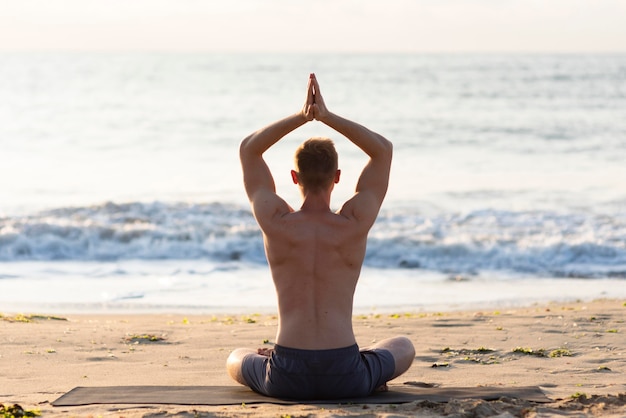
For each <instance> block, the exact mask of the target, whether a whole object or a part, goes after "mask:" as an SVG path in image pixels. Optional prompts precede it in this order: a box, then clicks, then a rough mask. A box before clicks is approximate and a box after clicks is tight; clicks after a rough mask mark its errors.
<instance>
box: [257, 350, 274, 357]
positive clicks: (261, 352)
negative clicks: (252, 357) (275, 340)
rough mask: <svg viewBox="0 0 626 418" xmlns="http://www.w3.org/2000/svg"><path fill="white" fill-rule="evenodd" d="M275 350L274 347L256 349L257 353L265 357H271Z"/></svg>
mask: <svg viewBox="0 0 626 418" xmlns="http://www.w3.org/2000/svg"><path fill="white" fill-rule="evenodd" d="M273 351H274V349H273V348H259V349H258V350H256V352H257V354H260V355H262V356H265V357H269V356H270V355H271V354H272V352H273Z"/></svg>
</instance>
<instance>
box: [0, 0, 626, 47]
mask: <svg viewBox="0 0 626 418" xmlns="http://www.w3.org/2000/svg"><path fill="white" fill-rule="evenodd" d="M59 49H60V50H96V51H99V50H107V51H108V50H119V51H127V50H133V51H136V50H148V51H153V50H157V51H187V50H201V51H306V52H310V51H351V52H362V51H372V52H380V51H383V52H384V51H388V52H395V51H417V52H457V51H495V52H498V51H511V52H526V51H548V52H613V51H626V0H315V1H302V0H0V50H5V51H6V50H59Z"/></svg>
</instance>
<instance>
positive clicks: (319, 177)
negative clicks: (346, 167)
mask: <svg viewBox="0 0 626 418" xmlns="http://www.w3.org/2000/svg"><path fill="white" fill-rule="evenodd" d="M338 160H339V157H338V155H337V151H336V150H335V144H334V143H333V141H332V140H330V139H328V138H310V139H307V140H306V141H304V142H303V143H302V145H300V147H298V149H297V150H296V155H295V165H296V171H297V172H298V178H299V181H300V184H301V185H302V187H303V188H304V189H306V190H309V191H312V192H320V191H322V190H324V189H327V188H328V187H330V185H331V184H332V183H333V181H334V178H335V173H336V172H337V168H338Z"/></svg>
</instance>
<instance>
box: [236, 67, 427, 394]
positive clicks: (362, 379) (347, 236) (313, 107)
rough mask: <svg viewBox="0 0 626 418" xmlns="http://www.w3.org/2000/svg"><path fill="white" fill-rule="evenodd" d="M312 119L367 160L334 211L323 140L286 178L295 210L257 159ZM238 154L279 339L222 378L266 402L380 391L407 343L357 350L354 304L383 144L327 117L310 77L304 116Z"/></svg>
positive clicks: (243, 353)
mask: <svg viewBox="0 0 626 418" xmlns="http://www.w3.org/2000/svg"><path fill="white" fill-rule="evenodd" d="M312 120H317V121H319V122H322V123H324V124H326V125H328V126H329V127H331V128H333V129H334V130H335V131H337V132H339V133H340V134H342V135H344V136H345V137H346V138H348V139H349V140H350V141H352V142H353V143H354V144H355V145H356V146H358V147H359V148H360V149H361V150H363V151H364V152H365V153H366V154H367V155H368V156H369V157H370V160H369V162H368V163H367V165H366V166H365V168H364V169H363V172H362V173H361V175H360V178H359V180H358V183H357V186H356V191H355V194H354V196H353V197H352V198H351V199H350V200H348V201H347V202H346V203H345V204H344V205H343V207H342V208H341V209H340V210H339V211H338V212H336V213H334V212H332V211H331V210H330V197H331V192H332V191H333V187H334V185H335V183H337V182H338V181H339V176H340V174H341V172H340V170H338V168H337V153H336V151H335V148H334V145H333V143H332V141H331V140H329V139H324V138H312V139H310V140H308V141H305V142H304V143H303V144H302V145H301V146H300V148H299V149H298V150H297V152H296V170H297V171H296V170H292V171H291V176H292V179H293V182H294V183H295V184H297V185H298V186H299V188H300V191H301V194H302V198H303V202H302V206H301V208H300V210H294V209H292V208H291V207H290V206H289V205H288V204H287V203H286V202H285V201H284V200H283V199H282V198H280V197H279V196H278V195H277V194H276V189H275V185H274V179H273V177H272V174H271V173H270V170H269V168H268V166H267V164H266V163H265V161H264V160H263V153H264V152H265V151H267V149H268V148H270V147H271V146H272V145H274V144H275V143H276V142H278V141H279V140H280V139H281V138H283V137H284V136H285V135H287V134H288V133H289V132H291V131H293V130H295V129H297V128H299V127H300V126H302V125H304V124H305V123H307V122H310V121H312ZM239 153H240V158H241V165H242V168H243V178H244V184H245V189H246V193H247V194H248V197H249V199H250V203H251V205H252V210H253V213H254V216H255V218H256V220H257V222H258V223H259V226H260V227H261V230H262V232H263V239H264V243H265V252H266V255H267V259H268V263H269V266H270V270H271V273H272V278H273V280H274V285H275V287H276V293H277V296H278V333H277V336H276V345H275V347H274V349H273V350H267V349H265V350H263V349H259V350H257V351H255V350H252V349H248V348H239V349H236V350H234V351H233V352H232V353H231V354H230V356H229V358H228V360H227V363H226V366H227V369H228V373H229V375H230V376H231V377H232V378H233V379H234V380H236V381H237V382H239V383H241V384H243V385H246V386H249V387H250V388H252V389H253V390H254V391H256V392H259V393H262V394H264V395H268V396H274V397H281V398H290V399H300V400H306V399H332V398H347V397H357V396H367V395H369V394H370V393H372V392H373V391H375V390H376V389H379V388H381V387H382V388H384V387H386V386H385V385H386V382H387V381H389V380H391V379H393V378H395V377H397V376H399V375H400V374H402V373H404V372H405V371H406V370H408V368H409V367H410V366H411V364H412V362H413V359H414V357H415V349H414V348H413V344H412V343H411V341H410V340H409V339H408V338H405V337H394V338H389V339H385V340H382V341H380V342H378V343H377V344H374V345H373V346H372V347H369V348H368V349H363V350H359V347H358V346H357V344H356V339H355V336H354V332H353V329H352V304H353V296H354V291H355V288H356V284H357V281H358V279H359V274H360V271H361V265H362V263H363V259H364V257H365V247H366V241H367V234H368V232H369V230H370V228H371V227H372V225H373V223H374V221H375V220H376V216H377V215H378V211H379V209H380V206H381V205H382V202H383V198H384V197H385V194H386V192H387V185H388V182H389V171H390V166H391V156H392V145H391V142H389V141H388V140H386V139H385V138H383V137H382V136H380V135H379V134H377V133H375V132H372V131H370V130H369V129H367V128H365V127H363V126H361V125H359V124H357V123H355V122H352V121H349V120H347V119H345V118H342V117H340V116H338V115H336V114H334V113H332V112H330V111H329V110H328V109H327V108H326V105H325V103H324V99H323V98H322V95H321V93H320V88H319V84H318V82H317V79H316V78H315V75H314V74H311V76H310V78H309V84H308V87H307V98H306V102H305V104H304V106H303V108H302V110H301V111H300V112H298V113H296V114H294V115H292V116H288V117H286V118H285V119H282V120H280V121H277V122H274V123H272V124H271V125H269V126H267V127H265V128H262V129H260V130H258V131H256V132H254V133H253V134H252V135H250V136H248V137H247V138H245V139H244V140H243V141H242V143H241V146H240V150H239Z"/></svg>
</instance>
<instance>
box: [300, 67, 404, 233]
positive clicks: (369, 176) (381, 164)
mask: <svg viewBox="0 0 626 418" xmlns="http://www.w3.org/2000/svg"><path fill="white" fill-rule="evenodd" d="M312 81H313V88H314V92H315V95H314V104H313V106H312V107H313V115H314V117H315V119H316V120H319V121H320V122H322V123H324V124H326V125H328V126H329V127H331V128H332V129H334V130H335V131H337V132H339V133H340V134H342V135H343V136H345V137H346V138H348V139H349V140H350V141H351V142H353V143H354V144H355V145H356V146H358V147H359V148H361V149H362V150H363V152H365V153H366V154H367V155H368V156H369V157H370V160H369V161H368V163H367V165H366V166H365V168H364V169H363V171H362V172H361V176H360V177H359V180H358V182H357V186H356V190H355V195H354V197H353V198H351V199H350V200H349V201H348V202H346V204H345V205H344V206H343V208H342V209H341V213H342V214H344V215H346V216H348V217H351V216H353V217H355V218H356V219H357V220H359V221H363V222H364V223H373V222H374V220H375V219H376V216H377V214H378V210H379V209H380V206H381V205H382V203H383V199H384V198H385V194H386V193H387V187H388V185H389V173H390V170H391V158H392V155H393V145H392V143H391V142H390V141H388V140H387V139H386V138H384V137H383V136H381V135H380V134H378V133H376V132H374V131H371V130H369V129H368V128H366V127H364V126H362V125H360V124H358V123H356V122H353V121H351V120H348V119H346V118H343V117H341V116H338V115H336V114H334V113H332V112H329V111H328V109H327V108H326V104H325V102H324V99H323V98H322V95H321V93H320V88H319V84H318V82H317V79H316V78H315V77H314V76H313V77H312Z"/></svg>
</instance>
